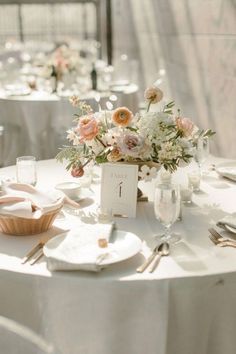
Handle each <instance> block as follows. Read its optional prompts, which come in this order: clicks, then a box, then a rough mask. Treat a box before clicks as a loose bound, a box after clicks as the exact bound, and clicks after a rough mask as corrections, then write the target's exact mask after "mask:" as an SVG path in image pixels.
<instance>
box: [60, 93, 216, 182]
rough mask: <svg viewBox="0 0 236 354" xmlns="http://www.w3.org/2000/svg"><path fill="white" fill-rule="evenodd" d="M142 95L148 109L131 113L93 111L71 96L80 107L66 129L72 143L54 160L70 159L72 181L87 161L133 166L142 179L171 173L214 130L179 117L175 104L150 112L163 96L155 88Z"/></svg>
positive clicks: (186, 162)
mask: <svg viewBox="0 0 236 354" xmlns="http://www.w3.org/2000/svg"><path fill="white" fill-rule="evenodd" d="M144 97H145V100H146V104H147V109H146V111H145V112H141V113H137V114H135V115H134V114H133V113H132V112H131V111H130V110H129V109H128V108H127V107H118V108H116V109H115V110H111V111H108V110H102V109H100V110H99V111H98V112H93V110H92V109H91V107H90V106H89V105H87V104H86V103H85V102H81V101H80V100H79V98H78V97H77V96H73V97H71V99H70V101H71V103H72V105H73V106H74V107H77V109H78V113H76V114H75V120H74V122H75V126H74V127H73V128H71V129H69V130H68V131H67V134H68V135H67V139H68V141H69V143H70V145H68V146H64V147H62V149H61V151H60V152H59V153H58V155H57V157H56V158H57V159H58V160H59V161H60V162H63V160H67V161H68V165H67V166H66V168H67V170H71V174H72V176H74V177H81V176H83V174H84V168H85V166H86V165H87V164H89V163H90V162H94V163H97V164H101V163H105V162H112V163H117V162H123V163H135V164H138V165H139V166H140V167H141V168H140V171H139V176H140V178H141V179H144V180H151V179H152V178H154V177H155V175H156V171H157V168H158V167H161V166H164V168H165V169H166V170H168V171H170V172H173V171H175V170H176V169H177V168H178V166H183V165H186V164H188V163H189V162H190V161H191V159H192V157H193V146H194V142H195V141H196V139H198V138H199V137H200V136H204V137H206V136H208V137H210V136H211V135H213V134H214V132H212V131H211V130H210V129H209V130H206V131H203V130H200V129H199V128H198V127H196V125H195V124H194V123H193V122H192V121H191V120H190V119H189V118H185V117H182V116H181V114H180V110H178V111H177V112H176V113H175V112H174V111H173V109H174V106H175V103H174V101H171V102H169V103H167V104H165V105H164V106H162V109H161V110H159V111H149V110H150V106H151V104H154V103H158V102H160V101H161V100H162V98H163V92H162V91H161V90H160V89H159V88H157V87H155V86H152V87H150V88H148V89H146V91H145V93H144Z"/></svg>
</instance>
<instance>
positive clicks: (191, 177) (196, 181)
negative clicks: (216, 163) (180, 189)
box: [188, 170, 201, 192]
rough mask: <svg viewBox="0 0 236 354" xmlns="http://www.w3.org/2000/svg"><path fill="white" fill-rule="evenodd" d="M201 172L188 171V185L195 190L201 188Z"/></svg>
mask: <svg viewBox="0 0 236 354" xmlns="http://www.w3.org/2000/svg"><path fill="white" fill-rule="evenodd" d="M200 183H201V174H200V171H199V170H194V171H191V172H189V173H188V185H189V187H192V189H193V191H194V192H197V191H199V190H200Z"/></svg>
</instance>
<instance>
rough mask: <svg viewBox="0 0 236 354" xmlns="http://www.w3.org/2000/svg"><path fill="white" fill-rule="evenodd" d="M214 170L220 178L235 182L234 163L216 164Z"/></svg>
mask: <svg viewBox="0 0 236 354" xmlns="http://www.w3.org/2000/svg"><path fill="white" fill-rule="evenodd" d="M215 170H216V172H217V173H219V175H220V176H222V177H226V178H229V179H231V180H232V181H236V161H231V162H224V163H221V164H218V165H216V167H215Z"/></svg>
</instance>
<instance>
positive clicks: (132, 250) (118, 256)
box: [43, 230, 142, 266]
mask: <svg viewBox="0 0 236 354" xmlns="http://www.w3.org/2000/svg"><path fill="white" fill-rule="evenodd" d="M66 235H67V234H66V233H63V234H60V235H58V236H56V237H53V238H52V239H50V240H49V241H48V242H47V243H46V244H45V245H44V247H43V252H44V255H45V256H46V257H52V256H53V255H54V250H55V249H56V248H57V247H58V246H59V245H60V243H61V242H63V240H64V239H65V237H66ZM112 240H114V242H112V243H111V244H110V245H111V246H112V252H111V253H110V255H109V257H107V258H106V259H104V260H103V261H102V262H101V263H100V264H101V265H104V266H105V265H109V264H113V263H118V262H121V261H124V260H126V259H129V258H131V257H133V256H135V255H136V254H137V253H138V252H139V251H140V249H141V245H142V242H141V240H140V239H139V238H138V236H136V235H135V234H133V233H131V232H127V231H121V230H115V231H113V234H112ZM108 248H109V244H108ZM68 262H69V259H68Z"/></svg>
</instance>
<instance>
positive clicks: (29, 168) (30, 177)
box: [16, 156, 37, 186]
mask: <svg viewBox="0 0 236 354" xmlns="http://www.w3.org/2000/svg"><path fill="white" fill-rule="evenodd" d="M16 179H17V182H18V183H27V184H31V185H32V186H35V185H36V183H37V171H36V158H35V157H34V156H20V157H17V159H16Z"/></svg>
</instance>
